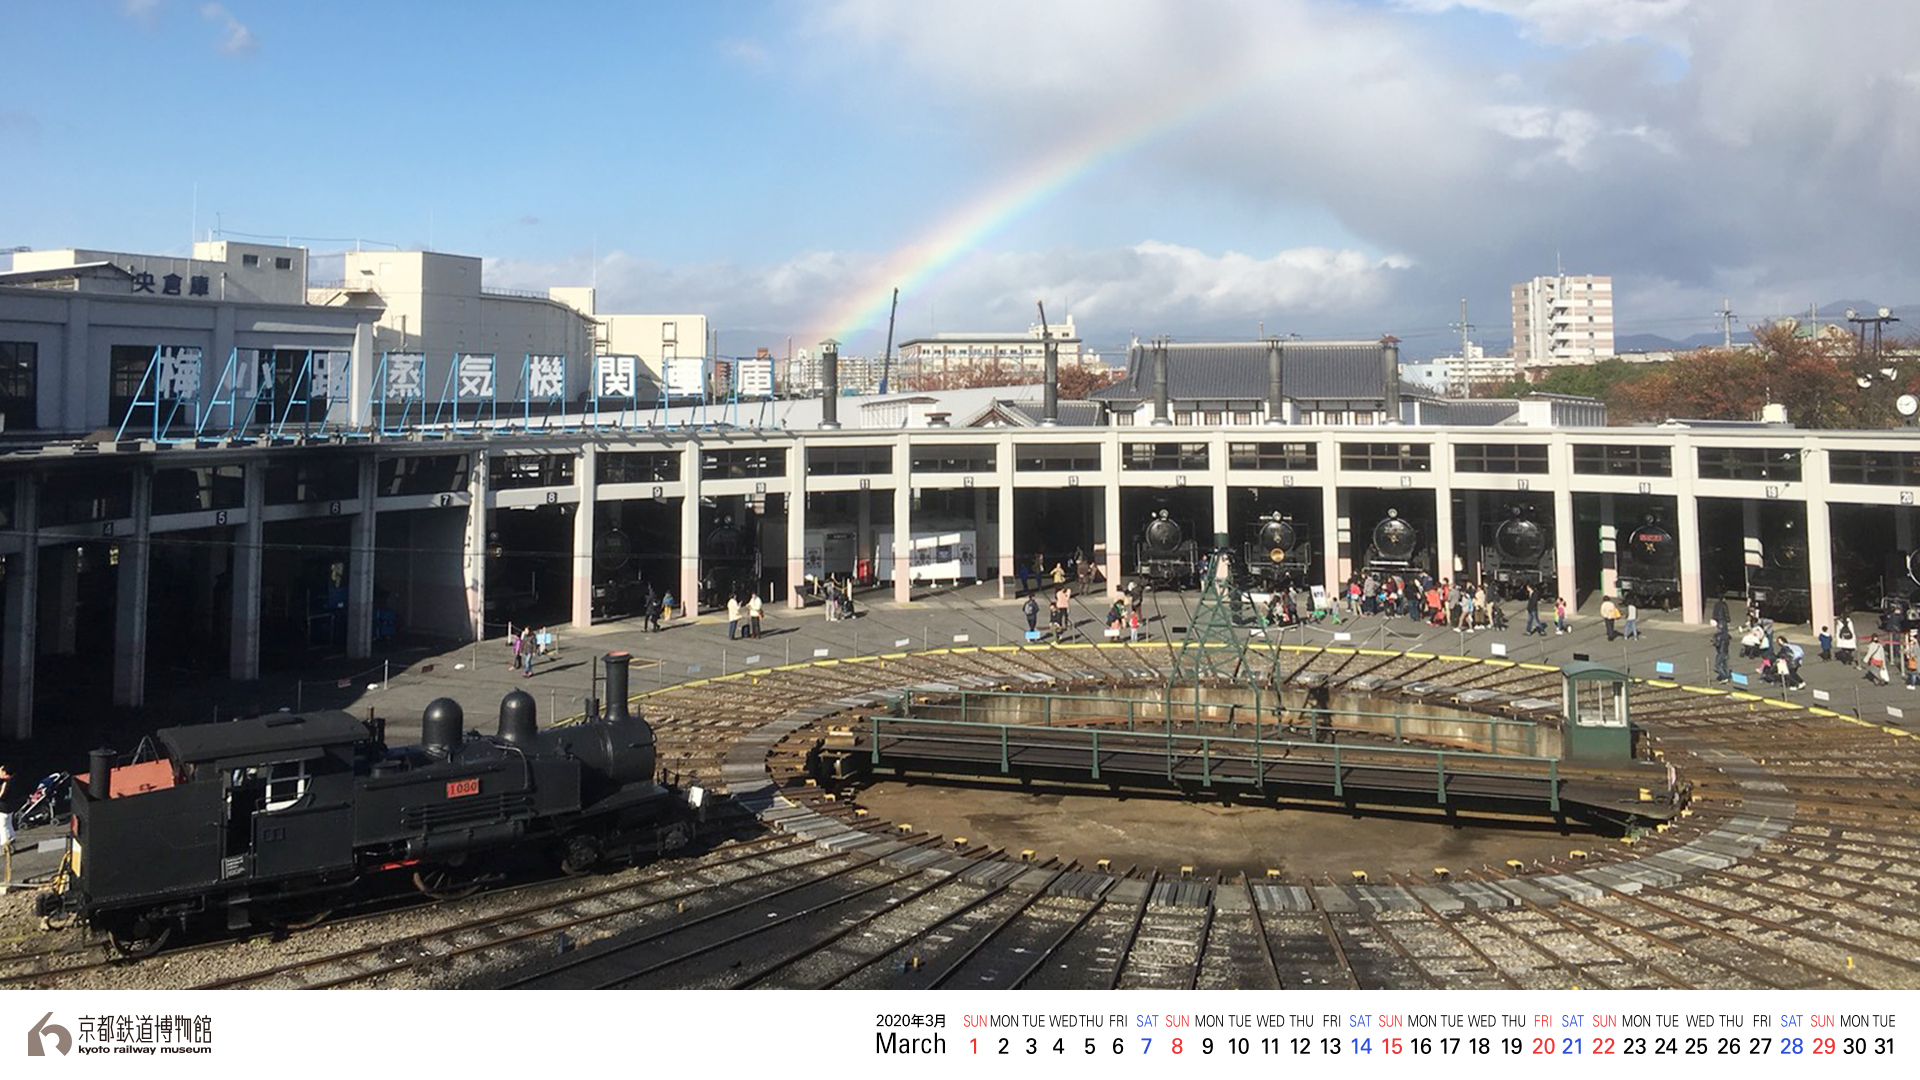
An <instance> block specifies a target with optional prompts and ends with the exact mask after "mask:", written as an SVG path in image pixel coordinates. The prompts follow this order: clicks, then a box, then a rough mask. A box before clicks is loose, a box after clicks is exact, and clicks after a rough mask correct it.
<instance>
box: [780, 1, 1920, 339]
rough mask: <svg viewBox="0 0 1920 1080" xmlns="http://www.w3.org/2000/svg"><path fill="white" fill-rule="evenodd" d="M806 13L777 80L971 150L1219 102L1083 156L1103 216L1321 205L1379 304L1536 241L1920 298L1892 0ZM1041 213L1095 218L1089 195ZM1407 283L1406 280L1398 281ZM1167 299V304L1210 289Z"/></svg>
mask: <svg viewBox="0 0 1920 1080" xmlns="http://www.w3.org/2000/svg"><path fill="white" fill-rule="evenodd" d="M809 10H810V12H811V13H813V15H814V17H813V19H812V21H811V22H810V23H808V24H807V25H806V26H805V27H803V28H802V31H801V35H800V36H801V39H802V40H801V41H800V42H798V43H797V45H796V47H795V48H794V50H793V52H794V54H795V55H797V56H803V57H805V58H806V59H805V63H806V64H809V65H811V68H809V69H806V70H803V73H802V74H803V75H804V74H806V73H807V71H810V72H811V74H812V76H813V77H814V78H816V79H819V80H821V81H826V80H828V79H829V78H837V79H841V80H843V81H844V83H846V84H847V85H845V86H844V92H845V93H846V94H848V95H849V98H850V100H858V101H862V102H872V101H875V100H879V101H884V102H886V103H887V106H888V107H891V108H893V109H896V110H898V112H900V113H901V114H902V115H927V114H936V115H939V116H941V117H942V118H943V120H950V122H951V124H952V131H953V135H952V137H953V138H954V139H955V140H956V141H959V142H961V143H962V144H963V145H966V146H969V147H978V149H979V155H980V157H981V159H982V161H983V166H984V167H986V168H993V167H1018V166H1019V164H1020V163H1022V162H1025V161H1029V160H1033V159H1035V158H1037V157H1039V156H1041V155H1046V154H1050V153H1054V152H1056V151H1057V148H1058V147H1059V146H1060V145H1061V143H1062V142H1064V141H1068V140H1072V139H1074V138H1075V137H1076V136H1077V135H1078V134H1079V133H1082V132H1086V131H1096V130H1100V129H1101V128H1102V127H1103V126H1109V127H1110V126H1113V125H1115V124H1121V125H1124V124H1125V122H1126V119H1127V118H1131V117H1142V116H1151V115H1154V113H1155V110H1156V109H1159V108H1161V107H1163V104H1164V102H1166V101H1167V100H1168V99H1169V97H1170V96H1171V95H1180V94H1196V93H1198V94H1200V95H1202V96H1205V95H1215V96H1214V98H1213V100H1212V103H1211V104H1210V105H1209V107H1207V108H1204V109H1200V110H1197V111H1196V112H1195V113H1194V114H1193V115H1191V116H1190V117H1185V118H1183V119H1182V121H1181V122H1180V123H1177V124H1173V125H1170V126H1168V127H1167V128H1166V129H1165V130H1162V131H1158V132H1154V133H1152V134H1151V138H1149V139H1147V140H1146V141H1145V142H1144V143H1143V144H1142V145H1141V146H1140V147H1139V148H1138V149H1136V150H1133V151H1132V152H1130V153H1129V154H1127V155H1126V156H1125V157H1124V159H1122V160H1121V161H1119V162H1118V163H1117V164H1115V165H1114V166H1112V168H1111V169H1110V170H1109V171H1108V174H1106V175H1103V177H1102V183H1103V185H1105V186H1108V187H1111V188H1115V189H1126V190H1129V191H1131V192H1133V195H1132V197H1131V200H1130V201H1127V202H1125V203H1124V204H1123V205H1126V206H1128V207H1129V209H1130V210H1136V209H1137V208H1138V207H1140V206H1143V205H1146V206H1148V207H1149V211H1148V212H1149V213H1150V214H1152V215H1153V216H1152V217H1150V218H1149V219H1146V220H1141V221H1139V222H1137V223H1132V222H1129V223H1130V224H1134V227H1135V228H1136V229H1137V231H1136V233H1135V239H1137V238H1140V237H1146V236H1156V237H1160V238H1162V239H1163V240H1164V241H1165V242H1166V244H1168V245H1170V246H1172V247H1176V248H1177V247H1179V246H1181V245H1185V244H1188V243H1190V240H1189V237H1188V236H1187V234H1186V232H1185V228H1186V227H1189V226H1192V227H1198V228H1202V229H1205V230H1207V235H1219V234H1220V233H1221V231H1222V230H1223V228H1228V227H1238V228H1239V229H1240V230H1242V231H1245V232H1248V233H1251V234H1252V236H1253V238H1254V241H1255V242H1254V243H1252V244H1249V245H1236V246H1254V247H1258V246H1259V242H1260V241H1265V242H1267V243H1268V244H1270V248H1269V249H1277V248H1282V247H1288V246H1291V245H1289V244H1288V243H1287V242H1286V240H1287V238H1286V237H1285V236H1284V235H1282V234H1280V233H1279V232H1278V229H1279V228H1282V227H1284V226H1282V225H1280V224H1279V223H1283V222H1288V221H1294V220H1298V219H1300V218H1302V217H1311V218H1314V219H1317V220H1331V221H1333V222H1335V223H1337V225H1338V227H1339V228H1340V229H1341V230H1344V234H1345V236H1344V238H1343V240H1342V241H1340V242H1339V245H1338V246H1351V247H1353V248H1355V249H1356V250H1379V251H1398V252H1405V253H1407V255H1408V256H1409V257H1411V258H1413V259H1415V260H1417V262H1418V264H1419V272H1418V273H1417V274H1412V275H1406V277H1407V282H1408V283H1407V285H1406V286H1405V287H1404V288H1403V290H1402V291H1401V292H1400V293H1399V294H1398V296H1397V297H1396V299H1397V302H1399V303H1401V304H1403V305H1406V304H1408V303H1410V302H1424V303H1430V304H1433V305H1436V306H1437V305H1438V303H1439V302H1441V301H1442V299H1443V298H1450V299H1446V301H1445V302H1446V303H1448V304H1457V303H1458V298H1459V297H1460V296H1475V297H1478V298H1479V300H1478V302H1479V303H1480V304H1482V305H1485V304H1487V303H1492V304H1500V303H1503V302H1504V299H1505V290H1506V287H1507V285H1508V284H1509V283H1510V282H1513V281H1520V280H1525V279H1526V278H1528V277H1531V276H1533V275H1534V274H1537V273H1540V272H1543V271H1550V270H1551V269H1552V259H1553V253H1554V252H1555V251H1556V250H1559V251H1561V252H1563V253H1564V255H1565V257H1566V259H1567V262H1568V265H1569V269H1572V268H1573V267H1574V266H1575V265H1578V266H1579V267H1580V268H1581V270H1582V272H1593V273H1612V274H1614V275H1616V276H1618V277H1620V278H1622V279H1626V278H1629V277H1634V276H1638V277H1641V278H1645V279H1649V280H1652V279H1659V280H1667V281H1677V282H1682V283H1686V284H1687V285H1688V287H1690V288H1698V289H1701V290H1711V291H1712V292H1713V294H1714V295H1715V296H1716V297H1717V296H1718V295H1719V291H1718V290H1720V289H1721V288H1722V287H1723V286H1724V284H1725V283H1726V282H1728V281H1751V282H1752V283H1753V285H1752V288H1753V289H1754V290H1755V291H1756V292H1761V291H1763V290H1771V291H1772V293H1774V294H1784V293H1786V292H1789V291H1791V290H1793V289H1796V288H1805V289H1809V290H1811V289H1812V288H1815V287H1816V285H1815V282H1816V281H1817V280H1818V274H1820V273H1826V272H1827V271H1828V269H1829V268H1846V270H1845V272H1846V273H1849V274H1852V275H1854V276H1857V277H1861V278H1862V279H1863V281H1866V282H1869V283H1881V284H1882V285H1887V284H1892V285H1894V287H1901V286H1904V287H1910V288H1913V289H1916V290H1920V275H1916V272H1915V271H1913V270H1912V269H1909V268H1907V267H1906V266H1905V265H1904V264H1903V263H1902V262H1901V257H1900V256H1899V255H1898V254H1897V253H1896V252H1895V250H1894V248H1897V247H1898V245H1897V244H1896V245H1891V246H1890V245H1887V244H1885V243H1883V242H1881V240H1880V239H1878V238H1881V237H1905V236H1913V235H1920V202H1916V201H1915V200H1913V199H1912V198H1911V197H1910V195H1908V194H1907V188H1908V187H1910V185H1911V178H1912V177H1913V176H1914V175H1920V109H1916V108H1914V107H1913V106H1914V104H1915V102H1914V97H1913V89H1914V86H1915V85H1916V76H1915V71H1914V67H1913V56H1914V53H1915V47H1916V45H1920V8H1916V7H1914V6H1911V5H1886V4H1884V3H1878V2H1876V0H1832V2H1830V3H1826V4H1823V5H1821V6H1820V7H1819V8H1818V9H1810V8H1809V7H1808V6H1807V5H1805V4H1802V3H1795V2H1792V0H1397V3H1396V4H1394V5H1393V6H1390V7H1388V8H1386V9H1381V8H1369V7H1362V6H1356V5H1351V4H1344V3H1336V2H1332V0H1222V2H1218V3H1209V4H1202V5H1169V4H1163V3H1154V2H1150V0H1061V2H1058V3H1050V4H1046V5H1038V6H1035V5H1030V4H1026V3H1024V2H1020V0H973V2H970V3H966V4H948V3H939V2H933V0H928V2H925V3H916V4H912V5H903V4H897V3H892V2H890V0H842V2H840V3H837V4H832V5H828V6H826V7H824V8H816V9H809ZM1469 12H1471V13H1480V14H1492V15H1497V16H1501V17H1504V18H1505V19H1506V20H1508V22H1509V23H1510V30H1509V33H1510V34H1511V37H1510V38H1508V39H1505V40H1502V39H1501V37H1500V29H1499V27H1500V24H1499V22H1498V21H1497V20H1496V21H1495V22H1493V23H1492V24H1490V26H1480V25H1476V24H1471V23H1466V22H1465V21H1464V20H1462V18H1461V16H1462V15H1463V13H1469ZM1463 26H1465V27H1467V28H1468V29H1470V30H1471V35H1470V36H1467V37H1462V36H1461V35H1460V34H1459V32H1458V31H1459V30H1460V29H1461V27H1463ZM1463 40H1464V41H1470V42H1473V43H1474V50H1473V51H1470V52H1467V51H1463V50H1462V49H1461V43H1462V41H1463ZM1142 193H1145V194H1142ZM1075 194H1076V195H1080V194H1082V192H1079V191H1076V192H1075ZM1043 212H1044V213H1048V214H1058V215H1062V216H1066V215H1072V214H1076V213H1079V214H1084V215H1087V217H1088V220H1090V221H1092V220H1099V221H1101V223H1102V224H1103V225H1106V226H1108V228H1107V231H1108V232H1111V227H1110V226H1111V224H1112V218H1110V217H1109V218H1104V219H1101V218H1098V217H1097V215H1099V214H1100V207H1099V205H1098V204H1096V203H1094V202H1092V201H1091V200H1090V199H1084V198H1083V199H1066V198H1062V199H1057V200H1055V203H1054V204H1053V205H1051V206H1049V207H1048V208H1047V209H1046V210H1045V211H1043ZM1869 221H1870V222H1873V223H1874V224H1873V228H1872V231H1871V233H1870V234H1869V233H1864V232H1863V231H1862V223H1863V222H1869ZM1223 223H1233V226H1229V225H1225V224H1223ZM1346 241H1351V243H1350V244H1348V243H1347V242H1346ZM1198 246H1214V247H1218V246H1219V245H1198ZM1150 247H1151V245H1142V246H1141V248H1139V249H1136V250H1135V251H1134V252H1133V258H1135V259H1136V260H1138V261H1139V262H1140V263H1141V265H1142V267H1156V266H1166V265H1170V264H1175V263H1179V262H1180V261H1181V260H1180V259H1179V258H1178V257H1176V256H1174V255H1172V254H1168V253H1164V252H1159V251H1156V250H1149V249H1150ZM1268 261H1270V260H1255V262H1256V263H1264V262H1268ZM1816 268H1818V269H1816ZM1191 269H1192V270H1193V271H1194V272H1195V273H1196V274H1199V273H1203V272H1204V273H1210V274H1213V275H1216V276H1224V277H1225V278H1226V279H1228V280H1232V279H1233V274H1234V271H1235V269H1236V264H1234V263H1233V262H1232V261H1231V260H1230V259H1229V258H1227V257H1225V256H1218V257H1213V258H1210V259H1209V260H1207V261H1206V263H1205V265H1202V264H1198V263H1196V264H1193V265H1192V266H1191ZM1268 270H1269V272H1270V273H1277V269H1276V268H1272V267H1269V268H1268ZM1142 272H1147V271H1145V270H1142ZM1379 276H1383V277H1385V278H1387V279H1391V278H1392V277H1393V275H1379ZM1841 276H1844V275H1841ZM1370 279H1372V278H1371V277H1370V276H1369V275H1361V276H1360V277H1359V278H1358V279H1357V280H1359V281H1366V280H1370ZM1135 280H1138V275H1137V274H1120V275H1118V276H1117V277H1116V278H1115V279H1114V281H1107V282H1102V283H1099V284H1098V287H1097V288H1094V289H1092V290H1091V291H1090V292H1088V293H1087V295H1088V297H1089V298H1090V300H1089V302H1093V303H1105V302H1106V300H1105V298H1107V297H1130V295H1131V294H1129V293H1128V292H1127V290H1126V287H1125V286H1124V285H1123V284H1115V282H1120V283H1125V282H1131V281H1135ZM1318 280H1320V281H1321V282H1322V284H1324V283H1325V282H1326V281H1327V280H1329V279H1327V278H1326V277H1324V276H1323V277H1321V278H1320V279H1318ZM1332 280H1339V279H1338V278H1337V277H1336V278H1334V279H1332ZM1416 287H1418V288H1425V289H1427V290H1429V292H1430V295H1429V296H1428V297H1426V298H1425V299H1424V300H1421V298H1418V297H1413V296H1410V295H1409V294H1408V292H1407V291H1406V290H1410V289H1413V288H1416ZM1222 288H1223V290H1224V293H1225V295H1227V296H1232V295H1233V294H1234V288H1233V287H1232V286H1222ZM1863 288H1864V287H1863ZM1170 292H1172V293H1174V294H1177V295H1179V296H1181V297H1182V301H1183V303H1184V304H1185V305H1187V306H1188V307H1189V308H1190V309H1192V310H1206V309H1208V304H1209V303H1210V301H1211V300H1212V299H1213V297H1214V295H1215V294H1214V293H1212V292H1209V291H1206V290H1181V289H1177V288H1174V289H1171V290H1170ZM1666 293H1667V291H1666V290H1649V291H1648V292H1647V293H1646V294H1644V295H1643V297H1642V298H1643V299H1644V300H1646V301H1647V302H1649V303H1654V304H1659V303H1664V302H1666V301H1665V299H1664V296H1665V295H1666ZM1356 295H1364V294H1356ZM1672 295H1674V296H1678V295H1679V290H1673V291H1672ZM1818 296H1819V294H1814V295H1811V296H1809V297H1808V299H1810V300H1811V299H1815V298H1817V297H1818ZM1734 299H1735V303H1736V305H1739V304H1740V303H1741V300H1740V298H1738V297H1736V298H1734ZM1675 302H1676V303H1677V302H1678V301H1675ZM1029 303H1030V301H1029ZM1149 303H1150V304H1151V298H1149ZM1157 307H1160V308H1164V309H1166V310H1169V311H1171V310H1173V308H1174V305H1164V304H1163V305H1157ZM1483 309H1484V308H1483ZM1677 310H1678V309H1676V311H1677ZM1639 314H1641V313H1637V312H1628V311H1623V313H1622V320H1623V322H1625V323H1630V322H1631V321H1632V319H1633V318H1634V317H1636V315H1639ZM1686 314H1687V315H1689V317H1690V316H1691V315H1692V314H1693V313H1692V310H1691V308H1688V309H1687V311H1686ZM1701 315H1702V317H1703V318H1704V313H1701ZM1487 321H1493V320H1487Z"/></svg>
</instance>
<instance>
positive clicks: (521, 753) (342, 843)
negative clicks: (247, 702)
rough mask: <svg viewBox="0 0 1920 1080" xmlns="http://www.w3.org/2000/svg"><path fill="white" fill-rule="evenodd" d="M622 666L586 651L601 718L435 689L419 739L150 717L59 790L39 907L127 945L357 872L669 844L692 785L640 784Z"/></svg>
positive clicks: (317, 720) (489, 867) (447, 880)
mask: <svg viewBox="0 0 1920 1080" xmlns="http://www.w3.org/2000/svg"><path fill="white" fill-rule="evenodd" d="M628 659H629V658H628V656H627V654H626V653H610V654H608V655H607V657H606V672H607V674H606V679H607V710H606V714H605V715H604V716H600V715H595V713H596V711H597V710H596V709H595V708H592V707H590V708H589V715H588V718H587V720H586V721H585V722H583V723H581V724H578V725H571V726H562V727H555V728H550V729H548V730H546V731H541V730H539V727H538V725H537V723H536V721H535V714H534V701H533V698H532V697H531V696H530V695H528V694H527V693H526V691H524V690H515V691H513V692H511V693H509V694H507V696H506V697H505V698H504V699H503V700H502V701H501V702H500V726H499V729H498V731H497V733H496V734H494V735H492V736H482V735H480V734H479V733H478V732H472V731H466V730H465V727H466V720H465V717H464V716H463V715H462V713H461V710H460V706H459V705H458V704H456V703H455V702H453V701H451V700H449V699H447V698H440V699H437V700H435V701H434V702H432V703H431V704H429V705H428V706H427V708H426V711H425V713H424V714H423V715H422V718H421V745H419V746H404V747H391V746H388V745H387V743H386V741H385V732H384V729H385V724H384V722H382V721H379V720H367V721H361V720H357V719H355V718H354V717H352V716H349V715H348V714H346V713H344V712H339V711H325V712H312V713H279V714H274V715H270V716H263V717H259V718H257V719H253V720H239V721H234V722H231V723H224V724H201V725H195V726H191V727H175V728H165V729H163V730H161V731H159V732H158V733H157V735H156V739H157V742H158V745H159V747H160V750H161V756H159V757H157V758H156V759H154V760H150V761H139V762H129V763H121V762H119V761H117V760H116V759H115V757H114V754H113V752H112V751H110V750H96V751H94V752H93V754H92V755H91V757H90V760H89V762H88V771H87V774H86V775H85V776H83V777H76V778H75V781H74V785H73V834H72V837H71V840H70V844H71V847H70V850H69V852H68V857H67V861H66V871H65V873H64V878H63V880H62V881H61V882H60V883H59V887H58V888H57V889H56V890H48V891H46V892H43V893H41V894H40V896H39V901H38V902H39V913H40V914H41V915H42V916H45V917H47V918H49V919H50V920H52V919H56V918H58V919H65V918H67V917H78V918H80V919H82V920H84V921H85V922H86V923H88V924H90V925H92V926H94V927H96V928H99V929H102V930H105V931H106V932H107V933H108V934H109V935H110V936H111V938H112V939H113V941H114V944H115V945H116V946H117V947H118V948H119V950H120V951H121V952H122V953H123V954H125V955H128V956H143V955H147V954H150V953H152V952H155V951H157V950H158V949H160V948H161V947H162V946H164V945H165V943H166V942H167V940H168V939H169V937H171V936H172V934H173V933H175V932H176V931H185V930H191V929H193V928H195V927H207V926H213V927H218V926H222V925H224V926H225V927H226V928H229V929H241V928H245V927H248V926H253V925H260V924H276V923H278V924H282V925H286V924H297V923H299V922H300V921H303V920H311V919H313V918H315V917H316V915H324V914H325V913H326V912H327V911H328V910H330V909H331V908H332V906H333V905H334V904H335V903H336V902H337V901H338V900H339V899H340V898H341V897H342V896H343V895H344V894H345V893H346V892H347V890H348V889H349V888H351V887H353V886H355V885H358V884H361V883H363V882H365V883H369V884H371V883H374V882H376V881H378V880H396V879H397V881H400V882H404V881H405V880H406V878H407V877H409V876H410V877H411V883H412V885H413V886H414V888H416V889H418V890H419V891H420V892H422V893H424V894H426V895H428V896H433V897H437V898H450V897H453V896H457V895H462V894H464V893H465V892H469V891H471V890H472V889H474V888H477V887H478V884H479V881H480V879H481V877H482V875H484V874H487V873H490V872H494V871H495V870H497V869H498V868H499V867H500V866H503V865H505V863H506V862H507V860H508V859H509V858H510V857H512V856H518V855H524V854H526V853H527V852H528V851H530V850H531V851H533V852H535V853H538V854H543V855H545V856H547V857H549V858H551V859H552V860H553V861H554V864H555V865H556V866H557V867H558V868H559V869H561V870H563V871H565V872H568V873H581V872H585V871H587V870H589V869H591V868H593V867H594V866H596V865H598V864H599V863H601V862H602V861H603V860H613V859H626V858H632V857H635V856H638V855H640V854H645V853H657V852H661V851H666V850H670V849H673V848H676V847H679V846H681V845H683V844H685V843H686V842H687V841H688V840H689V839H690V838H691V835H692V829H693V826H694V825H695V824H696V822H697V817H698V815H697V813H696V812H695V811H697V809H698V808H699V807H700V805H701V804H702V803H703V802H704V793H702V792H701V791H700V790H699V789H698V788H693V789H688V791H687V792H685V793H684V794H683V793H682V792H680V791H677V790H675V789H673V788H671V787H668V786H665V785H662V784H660V783H659V782H657V781H656V779H655V777H654V768H655V751H654V739H653V729H652V727H651V726H650V725H649V724H648V723H647V722H646V720H645V719H643V718H641V717H639V716H636V715H632V714H630V713H629V712H628V710H627V664H628Z"/></svg>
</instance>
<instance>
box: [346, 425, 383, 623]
mask: <svg viewBox="0 0 1920 1080" xmlns="http://www.w3.org/2000/svg"><path fill="white" fill-rule="evenodd" d="M376 464H377V462H376V461H375V460H374V455H372V454H368V455H366V456H365V457H364V458H362V459H361V460H360V512H359V513H357V514H355V515H353V524H352V525H351V526H350V532H349V537H348V550H347V655H348V656H350V657H354V658H356V659H357V658H359V657H363V656H372V655H373V564H374V560H375V559H377V558H378V557H379V556H378V554H377V552H376V550H375V547H376V545H375V543H374V540H375V536H376V535H377V534H376V530H375V523H376V521H377V516H376V514H375V511H374V503H375V502H376V500H375V498H374V484H375V482H376V480H377V477H378V475H379V474H378V472H377V471H376V469H375V465H376Z"/></svg>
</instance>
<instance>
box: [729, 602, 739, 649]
mask: <svg viewBox="0 0 1920 1080" xmlns="http://www.w3.org/2000/svg"><path fill="white" fill-rule="evenodd" d="M739 636H740V598H739V597H738V596H729V597H727V640H728V641H732V640H734V639H735V638H738V637H739Z"/></svg>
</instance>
